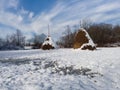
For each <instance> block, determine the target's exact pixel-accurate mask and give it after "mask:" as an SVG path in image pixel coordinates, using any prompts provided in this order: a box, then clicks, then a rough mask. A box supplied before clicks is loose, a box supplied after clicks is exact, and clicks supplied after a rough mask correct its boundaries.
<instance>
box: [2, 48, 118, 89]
mask: <svg viewBox="0 0 120 90" xmlns="http://www.w3.org/2000/svg"><path fill="white" fill-rule="evenodd" d="M119 70H120V48H98V49H97V50H95V51H89V50H85V51H84V50H77V49H76V50H74V49H55V50H46V51H44V50H40V49H38V50H19V51H0V90H120V72H119ZM71 71H72V72H71ZM65 73H66V74H65ZM89 75H93V77H92V76H89Z"/></svg>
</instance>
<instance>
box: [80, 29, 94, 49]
mask: <svg viewBox="0 0 120 90" xmlns="http://www.w3.org/2000/svg"><path fill="white" fill-rule="evenodd" d="M80 30H81V31H84V32H85V36H86V37H87V38H88V40H89V41H88V43H85V44H83V45H82V46H81V48H83V47H84V46H86V45H91V46H92V47H95V44H94V42H93V40H92V39H91V37H90V36H89V34H88V32H87V31H86V30H85V29H84V28H81V29H80Z"/></svg>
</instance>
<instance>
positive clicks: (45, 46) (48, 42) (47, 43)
mask: <svg viewBox="0 0 120 90" xmlns="http://www.w3.org/2000/svg"><path fill="white" fill-rule="evenodd" d="M41 48H42V49H43V50H49V49H54V48H55V45H54V43H53V41H52V39H51V37H50V36H48V37H47V38H46V39H45V41H44V43H43V44H42V47H41Z"/></svg>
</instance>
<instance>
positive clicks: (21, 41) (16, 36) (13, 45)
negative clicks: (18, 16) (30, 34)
mask: <svg viewBox="0 0 120 90" xmlns="http://www.w3.org/2000/svg"><path fill="white" fill-rule="evenodd" d="M24 45H25V36H24V35H23V34H22V32H21V31H20V30H18V29H17V30H16V32H15V33H13V34H11V35H7V36H6V38H5V39H2V38H0V50H13V49H14V50H18V49H24Z"/></svg>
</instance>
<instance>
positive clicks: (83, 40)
mask: <svg viewBox="0 0 120 90" xmlns="http://www.w3.org/2000/svg"><path fill="white" fill-rule="evenodd" d="M77 48H80V49H82V50H86V49H88V50H95V49H96V46H95V44H94V43H93V40H92V39H91V38H90V36H89V34H88V32H87V31H86V30H85V29H83V28H81V29H80V30H79V31H78V32H77V34H76V36H75V41H74V49H77Z"/></svg>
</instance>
